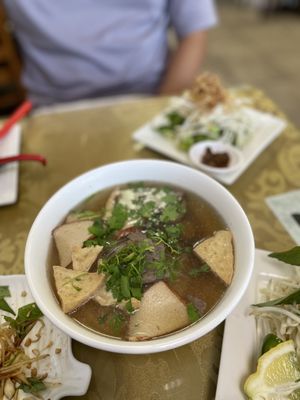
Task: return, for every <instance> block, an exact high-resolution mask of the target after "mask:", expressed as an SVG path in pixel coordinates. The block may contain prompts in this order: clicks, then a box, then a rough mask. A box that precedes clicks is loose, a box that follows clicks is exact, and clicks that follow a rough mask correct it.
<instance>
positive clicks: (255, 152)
mask: <svg viewBox="0 0 300 400" xmlns="http://www.w3.org/2000/svg"><path fill="white" fill-rule="evenodd" d="M245 109H246V110H247V113H248V114H249V116H250V117H251V118H252V119H253V120H254V121H257V122H258V123H259V129H256V130H255V131H256V133H255V134H254V135H253V137H252V138H251V140H249V142H248V143H247V145H246V146H245V147H244V149H243V150H242V153H243V156H244V161H243V162H242V163H241V166H240V168H238V169H237V170H236V171H234V172H227V173H226V174H225V173H221V174H217V173H211V176H213V177H214V178H215V179H217V180H218V181H220V182H223V183H225V184H227V185H231V184H233V183H234V182H235V181H236V180H237V179H238V178H239V177H240V176H241V175H242V173H243V172H244V171H245V170H246V169H247V168H248V167H249V165H250V164H251V163H252V162H253V161H254V160H255V159H256V157H258V156H259V154H260V153H261V152H262V151H263V150H264V149H265V148H266V147H268V146H269V144H270V143H271V142H272V141H273V140H274V139H275V138H276V137H277V136H278V135H279V134H280V133H281V132H282V131H283V130H284V129H285V127H286V122H285V121H283V120H282V119H280V118H278V117H275V116H274V115H271V114H267V113H264V112H261V111H258V110H254V109H252V108H248V107H245ZM163 118H164V111H162V112H161V113H160V114H158V115H156V116H155V117H154V118H153V119H152V120H151V121H149V122H148V123H146V124H145V125H143V126H142V127H140V128H139V129H138V130H136V131H135V132H134V133H133V139H135V140H136V141H138V142H141V143H143V144H144V145H146V146H147V147H149V148H150V149H152V150H155V151H157V152H158V153H161V154H163V155H165V156H167V157H169V158H171V159H173V160H176V161H179V162H181V163H184V164H187V165H190V166H193V167H194V168H195V166H194V164H193V163H192V162H191V160H190V159H189V157H188V154H187V153H185V152H183V151H181V150H179V149H177V147H176V146H175V144H174V142H172V141H171V140H168V139H166V138H164V137H163V136H162V135H160V134H158V133H157V132H155V130H154V129H153V126H157V124H159V123H161V122H163V121H164V119H163Z"/></svg>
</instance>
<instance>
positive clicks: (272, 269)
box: [215, 250, 296, 400]
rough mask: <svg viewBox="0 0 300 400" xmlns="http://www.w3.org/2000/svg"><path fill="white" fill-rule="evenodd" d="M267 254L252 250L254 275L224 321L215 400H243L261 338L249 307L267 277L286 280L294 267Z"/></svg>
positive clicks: (293, 273)
mask: <svg viewBox="0 0 300 400" xmlns="http://www.w3.org/2000/svg"><path fill="white" fill-rule="evenodd" d="M268 254H270V252H268V251H265V250H255V263H254V270H253V276H252V279H251V281H250V284H249V286H248V289H247V291H246V292H245V294H244V296H243V297H242V299H241V301H240V302H239V304H238V305H237V307H236V308H235V309H234V310H233V312H232V313H231V314H230V315H229V317H228V318H227V319H226V322H225V330H224V337H223V345H222V355H221V362H220V370H219V378H218V385H217V392H216V397H215V400H233V399H239V400H240V399H246V398H247V397H246V396H245V395H244V393H243V384H244V382H245V380H246V378H247V377H248V376H249V375H250V373H252V372H254V371H255V368H256V364H257V358H258V354H259V351H260V348H259V347H260V346H261V341H262V338H260V337H258V334H257V329H256V323H255V318H254V317H253V316H251V315H250V305H251V304H254V303H257V302H259V301H260V300H261V299H260V296H259V290H260V289H261V288H262V287H265V286H266V283H267V281H269V280H270V278H273V277H277V278H282V279H284V278H286V277H288V276H289V277H291V276H293V275H295V276H296V274H295V267H293V266H291V265H287V264H283V263H282V262H280V261H277V260H275V259H274V258H270V257H268Z"/></svg>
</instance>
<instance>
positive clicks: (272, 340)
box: [261, 333, 282, 354]
mask: <svg viewBox="0 0 300 400" xmlns="http://www.w3.org/2000/svg"><path fill="white" fill-rule="evenodd" d="M280 343H282V340H281V339H280V338H279V337H278V336H276V335H274V334H273V333H269V334H268V335H266V336H265V338H264V341H263V345H262V348H261V354H264V353H266V352H267V351H269V350H270V349H272V348H273V347H276V346H277V345H278V344H280Z"/></svg>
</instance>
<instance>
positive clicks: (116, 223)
mask: <svg viewBox="0 0 300 400" xmlns="http://www.w3.org/2000/svg"><path fill="white" fill-rule="evenodd" d="M127 219H128V211H127V209H126V207H125V206H123V205H122V204H119V203H118V204H116V205H115V206H114V208H113V210H112V214H111V216H110V218H109V219H107V220H102V219H97V220H96V221H95V222H94V223H93V225H92V226H90V227H89V232H90V233H91V234H92V235H94V238H92V239H88V240H86V241H85V242H84V243H83V245H84V247H90V246H96V245H97V244H98V245H102V246H103V245H105V244H106V243H107V242H108V241H110V240H111V239H112V237H113V235H114V233H115V232H116V231H118V230H120V229H122V228H123V226H124V225H125V222H126V221H127Z"/></svg>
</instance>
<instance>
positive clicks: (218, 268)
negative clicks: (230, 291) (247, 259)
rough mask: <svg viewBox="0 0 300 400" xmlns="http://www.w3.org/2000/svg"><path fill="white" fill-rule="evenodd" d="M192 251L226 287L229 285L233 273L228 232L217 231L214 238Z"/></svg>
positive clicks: (232, 255) (232, 257)
mask: <svg viewBox="0 0 300 400" xmlns="http://www.w3.org/2000/svg"><path fill="white" fill-rule="evenodd" d="M194 251H195V253H196V254H197V255H198V256H199V257H200V258H201V259H202V260H203V261H204V262H206V264H207V265H208V266H209V267H210V268H211V270H212V271H213V272H214V273H215V274H216V275H217V276H218V277H219V278H220V279H222V281H223V282H224V283H225V284H226V285H227V286H228V285H230V283H231V281H232V277H233V271H234V254H233V245H232V234H231V232H230V231H227V230H221V231H217V232H216V233H215V234H214V236H212V237H210V238H208V239H206V240H203V241H202V242H200V243H199V244H197V245H196V247H194Z"/></svg>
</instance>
